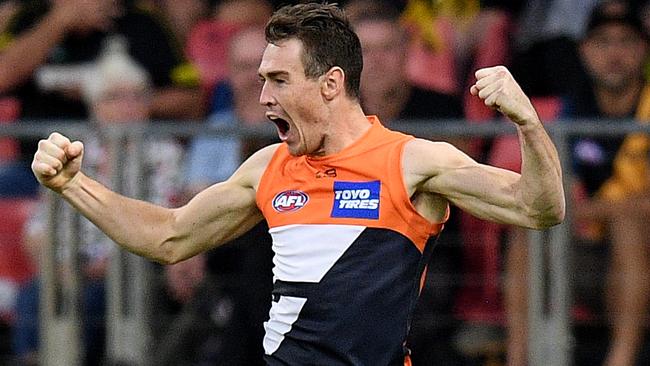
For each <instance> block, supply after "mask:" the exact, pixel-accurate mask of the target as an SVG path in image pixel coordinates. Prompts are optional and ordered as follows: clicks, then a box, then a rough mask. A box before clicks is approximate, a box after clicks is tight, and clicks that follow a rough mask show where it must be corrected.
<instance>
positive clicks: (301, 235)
mask: <svg viewBox="0 0 650 366" xmlns="http://www.w3.org/2000/svg"><path fill="white" fill-rule="evenodd" d="M363 230H365V227H364V226H354V225H287V226H282V227H276V228H272V229H270V230H269V233H271V236H272V237H273V252H274V253H275V255H274V257H273V264H274V267H273V275H274V279H275V280H282V281H288V282H314V283H318V282H320V280H321V279H322V278H323V276H325V274H326V273H327V272H328V271H329V270H330V268H332V266H334V264H335V263H336V261H337V260H338V259H339V258H341V256H342V255H343V253H345V251H346V250H347V249H348V248H349V247H350V246H351V245H352V243H354V241H355V240H356V239H357V238H358V237H359V235H361V233H362V232H363Z"/></svg>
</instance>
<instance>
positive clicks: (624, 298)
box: [0, 0, 650, 366]
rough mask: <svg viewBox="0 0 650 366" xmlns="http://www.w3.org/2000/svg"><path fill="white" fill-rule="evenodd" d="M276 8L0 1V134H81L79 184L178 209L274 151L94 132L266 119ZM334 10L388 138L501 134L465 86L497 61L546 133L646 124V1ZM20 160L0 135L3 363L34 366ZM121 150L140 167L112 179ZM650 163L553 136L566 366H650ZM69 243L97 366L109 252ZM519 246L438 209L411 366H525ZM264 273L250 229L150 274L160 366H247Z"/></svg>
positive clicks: (429, 1)
mask: <svg viewBox="0 0 650 366" xmlns="http://www.w3.org/2000/svg"><path fill="white" fill-rule="evenodd" d="M295 2H297V1H294V2H293V3H295ZM288 3H292V2H291V1H279V0H278V1H270V0H139V1H138V0H2V1H0V125H4V124H7V125H8V124H20V123H53V122H56V123H67V122H83V123H84V124H85V125H87V126H88V128H89V129H90V130H91V131H93V133H91V134H90V135H86V136H83V138H84V143H85V146H86V155H85V159H84V166H85V168H84V169H85V170H87V171H88V172H90V174H91V175H93V176H94V177H98V178H99V179H100V180H101V181H102V182H104V183H105V184H108V185H110V184H114V183H115V182H112V181H111V179H112V177H113V175H112V172H113V171H114V169H119V170H120V171H122V172H123V174H122V182H121V184H122V185H123V187H122V188H123V191H124V192H126V193H129V192H132V193H133V192H142V191H144V192H145V194H144V195H145V197H144V198H146V199H147V200H150V201H153V202H156V203H158V204H162V205H167V206H170V207H173V206H178V205H182V204H183V203H184V202H186V201H187V199H188V197H191V196H192V195H194V194H195V193H197V192H198V191H200V190H201V189H203V188H205V187H207V186H209V185H211V184H214V183H216V182H219V181H223V180H225V179H226V178H227V177H228V176H229V175H230V174H231V173H232V172H233V171H234V169H235V168H236V167H237V166H238V165H239V164H240V163H241V161H242V160H243V159H245V158H246V157H247V156H248V155H249V154H251V153H252V152H253V151H255V150H256V149H258V148H259V147H261V146H264V145H266V144H269V143H273V142H275V139H273V138H249V139H241V138H237V137H233V136H231V135H223V136H221V135H217V136H214V135H205V136H197V137H192V138H169V137H167V138H156V137H154V136H151V137H149V136H147V137H145V144H144V145H143V146H134V145H133V144H130V143H129V142H128V141H127V142H125V143H123V144H115V143H109V141H110V138H109V137H110V136H108V135H107V134H106V131H107V130H110V129H111V128H115V129H119V128H124V127H125V126H126V127H127V128H128V127H129V126H143V125H147V124H169V123H171V122H170V121H176V122H178V121H184V122H187V123H192V124H200V125H203V126H205V127H206V128H212V127H229V126H230V127H244V128H249V127H250V128H255V127H256V126H260V125H261V124H265V123H266V121H265V117H264V108H263V107H262V106H261V105H260V104H259V103H258V100H259V91H260V86H261V85H260V83H259V77H258V75H257V67H258V64H259V62H260V60H261V57H262V52H263V50H264V47H265V45H266V41H265V38H264V32H263V29H264V24H265V22H266V20H267V19H268V17H269V15H270V14H271V13H272V11H273V10H274V9H276V8H277V7H279V6H281V5H284V4H288ZM339 4H340V5H341V6H342V7H344V8H345V9H346V12H347V14H348V16H349V18H350V21H351V22H352V24H353V26H354V28H355V30H356V32H357V34H358V35H359V38H360V40H361V44H362V49H363V57H364V69H363V73H362V81H361V101H362V105H363V107H364V110H365V112H366V113H367V114H375V115H378V116H379V118H380V119H381V121H382V123H383V124H385V125H387V126H390V127H391V128H395V129H400V128H406V129H408V127H409V124H412V123H413V121H418V122H420V123H423V122H425V121H426V123H432V124H435V123H443V122H444V123H457V124H461V125H463V124H480V123H505V122H504V121H502V119H501V117H500V115H499V114H498V113H497V112H495V111H493V110H491V109H488V108H487V107H485V105H483V103H482V102H481V101H480V100H479V99H478V98H475V97H472V96H471V95H470V94H469V92H468V91H469V86H470V85H471V83H473V78H474V71H476V70H477V69H479V68H481V67H486V66H493V65H497V64H503V65H506V66H508V67H509V68H510V70H511V72H512V73H513V75H514V77H515V79H516V80H518V81H519V83H520V85H521V87H522V89H523V90H524V91H525V92H526V93H527V94H528V95H529V96H530V97H531V100H532V102H533V104H534V105H535V106H536V108H537V110H538V113H539V115H540V117H541V118H542V120H543V121H544V122H545V123H553V122H554V121H557V120H564V121H571V120H577V119H580V120H588V121H591V122H590V123H593V124H594V125H596V124H603V123H609V124H611V123H617V121H620V122H621V123H626V122H629V121H631V120H636V121H638V123H641V124H643V123H646V122H647V121H650V84H648V80H649V79H648V78H649V77H650V63H649V62H648V57H647V56H648V51H649V48H648V47H649V45H650V44H649V42H650V38H649V35H650V1H644V0H637V1H623V0H579V1H575V0H526V1H512V0H484V1H481V0H392V1H391V0H383V1H382V0H347V1H343V0H341V1H339ZM0 128H1V127H0ZM423 137H427V138H431V139H436V140H447V141H449V142H451V143H453V144H455V145H456V146H458V147H459V148H461V149H462V150H464V151H465V152H466V153H468V154H469V155H471V156H472V157H474V158H475V159H477V160H478V161H481V162H485V163H489V164H492V165H496V166H500V167H504V168H507V169H511V170H515V171H516V170H518V169H519V167H520V164H521V161H520V153H519V146H518V142H517V139H516V137H513V136H505V135H504V136H498V137H495V138H474V137H472V138H469V137H462V136H461V137H453V138H448V137H444V136H423ZM36 146H37V139H33V138H26V137H22V138H11V137H3V136H0V216H1V217H0V364H5V362H6V364H8V365H14V364H15V365H37V364H38V363H39V361H38V357H39V353H38V352H39V329H38V327H39V322H38V316H39V311H38V309H39V308H38V307H39V291H40V284H39V271H38V268H39V252H40V250H41V248H42V247H43V246H44V245H45V244H46V243H48V238H47V235H48V227H47V225H48V219H47V215H48V212H47V209H46V205H44V204H43V202H44V199H45V198H44V195H43V192H41V191H40V190H39V187H38V184H37V182H36V181H35V179H34V178H33V176H32V174H31V170H30V167H29V165H30V163H31V159H32V155H33V153H34V152H35V150H36ZM116 149H119V150H120V151H116ZM138 149H139V152H138V154H141V156H142V160H143V161H142V164H134V163H133V161H132V160H133V159H123V160H119V161H117V162H116V160H115V158H116V157H119V156H121V157H122V158H124V157H126V156H133V155H135V154H136V150H138ZM649 151H650V139H649V138H648V136H647V135H645V134H641V133H633V134H629V135H625V136H623V135H618V136H606V137H600V136H595V137H594V136H576V137H573V138H572V139H571V141H570V151H569V153H570V160H571V165H570V166H565V167H564V169H565V170H567V171H569V172H570V173H571V175H572V176H573V177H574V179H573V181H572V182H571V186H570V187H567V192H568V194H569V197H568V199H569V200H570V202H571V207H573V208H574V210H573V217H574V220H573V221H572V222H571V227H570V230H571V243H572V245H571V248H570V252H571V258H570V261H571V266H570V268H571V286H572V300H573V305H572V307H571V319H572V320H571V322H572V328H571V329H572V332H573V337H574V345H573V349H574V352H573V354H574V360H573V362H574V364H575V365H577V366H581V365H590V366H591V365H605V366H633V365H647V364H650V342H649V341H650V338H649V337H646V333H647V329H648V327H647V320H648V317H647V314H648V310H649V308H650V303H649V302H650V246H649V245H650V227H649V226H648V225H646V224H645V223H646V222H647V218H648V217H649V216H650V170H649V168H650V165H649V164H650V161H649V160H648V159H649V154H648V153H649ZM142 171H146V172H147V175H148V178H147V180H146V184H147V187H146V188H145V189H144V190H143V189H141V188H142V187H138V185H141V184H142V181H140V180H138V177H139V176H140V174H139V173H141V172H142ZM81 232H82V233H83V235H82V238H83V239H82V246H81V248H80V252H81V253H79V255H80V258H81V263H82V276H83V280H84V281H83V283H84V285H83V291H82V292H83V303H84V306H83V309H84V320H85V322H86V324H85V325H84V327H83V339H84V351H85V364H87V365H102V364H104V363H105V357H104V355H105V346H104V345H105V338H106V329H105V306H106V290H105V276H106V271H107V267H108V264H109V262H110V257H111V255H112V253H113V252H114V251H115V250H116V249H115V246H114V245H113V244H112V243H111V242H110V240H109V239H107V238H106V237H104V236H103V235H102V234H101V233H100V232H98V230H97V229H95V228H94V226H92V224H91V223H89V222H84V223H83V225H82V230H81ZM527 240H528V236H527V233H526V232H525V231H523V230H520V229H516V228H512V227H505V226H502V225H497V224H494V223H487V222H484V221H481V220H478V219H476V218H474V217H471V216H469V215H466V214H464V213H463V212H461V211H460V210H457V209H455V208H452V214H451V220H450V221H449V222H448V223H447V224H446V227H445V231H444V233H443V235H442V237H441V240H440V241H439V243H438V244H437V245H438V247H437V248H436V252H435V253H434V256H433V259H432V261H431V263H430V264H429V266H428V269H427V281H426V282H425V284H424V287H423V290H422V295H421V300H420V303H419V305H418V308H417V312H416V314H415V316H414V321H413V325H412V328H411V335H410V337H409V347H410V348H411V350H412V359H413V364H414V365H416V366H426V365H451V366H454V365H458V366H461V365H507V366H523V365H526V364H527V359H526V357H527V352H528V350H527V341H526V340H527V337H528V322H527V314H528V299H527V296H526V293H527V283H528V277H529V276H528V261H529V258H528V246H527ZM60 255H61V257H65V256H66V255H70V253H65V250H63V253H61V254H60ZM271 259H272V252H271V243H270V237H269V235H268V233H267V228H266V227H265V225H264V224H260V225H259V226H257V227H255V228H254V229H253V230H252V231H250V232H249V233H247V234H246V235H244V236H243V237H241V238H239V239H237V240H235V242H233V243H230V244H228V245H225V246H223V247H220V248H217V249H216V250H213V251H211V252H208V253H205V254H202V255H200V256H197V257H195V258H192V259H190V260H188V261H185V262H182V263H179V264H176V265H173V266H166V267H162V266H156V268H155V273H156V277H155V279H156V281H155V284H153V285H152V286H153V287H154V289H155V291H154V299H152V301H154V304H155V306H156V309H157V312H156V317H155V318H154V319H153V321H152V324H151V332H152V334H153V336H154V340H155V342H156V346H155V349H157V350H159V352H156V354H155V357H154V358H155V360H154V361H155V362H156V364H161V365H207V364H211V365H225V364H227V365H235V366H236V365H242V366H251V365H252V366H254V365H262V364H263V362H262V352H263V350H262V337H263V328H262V323H263V322H264V321H265V320H266V319H267V317H268V309H269V306H270V301H269V300H270V298H271V286H272V275H271V267H272V261H271ZM63 272H64V273H65V271H63ZM64 275H65V274H63V276H64Z"/></svg>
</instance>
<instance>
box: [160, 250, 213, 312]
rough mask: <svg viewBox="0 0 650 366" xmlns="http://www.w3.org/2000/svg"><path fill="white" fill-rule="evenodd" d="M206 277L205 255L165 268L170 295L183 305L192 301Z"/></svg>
mask: <svg viewBox="0 0 650 366" xmlns="http://www.w3.org/2000/svg"><path fill="white" fill-rule="evenodd" d="M205 275H206V263H205V256H204V255H196V256H194V257H192V258H190V259H187V260H185V261H182V262H180V263H176V264H174V265H171V266H165V278H166V280H167V288H168V289H169V292H170V295H171V296H172V297H173V298H174V299H175V300H176V301H178V302H180V303H183V304H184V303H187V302H188V301H190V300H191V299H192V297H193V296H194V293H195V291H196V289H197V287H199V286H200V284H201V281H203V278H204V277H205Z"/></svg>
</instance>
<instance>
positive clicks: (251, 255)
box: [186, 26, 275, 366]
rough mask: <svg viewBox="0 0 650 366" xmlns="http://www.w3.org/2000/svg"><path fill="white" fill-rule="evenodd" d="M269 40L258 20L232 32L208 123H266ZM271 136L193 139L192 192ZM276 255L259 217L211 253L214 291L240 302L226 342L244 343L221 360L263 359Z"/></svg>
mask: <svg viewBox="0 0 650 366" xmlns="http://www.w3.org/2000/svg"><path fill="white" fill-rule="evenodd" d="M266 44H267V42H266V39H265V37H264V32H263V30H262V28H260V27H257V26H252V27H244V28H241V29H240V30H238V31H237V33H236V34H234V35H233V36H232V39H231V42H230V45H229V47H228V51H229V52H228V53H227V60H228V78H227V80H224V81H222V82H220V83H218V84H217V85H216V87H215V89H216V90H215V92H214V93H213V103H212V105H211V112H210V115H209V116H208V124H210V125H212V126H229V125H230V126H236V125H239V126H244V127H256V126H260V123H262V124H267V123H268V122H267V120H266V118H265V109H264V107H263V106H261V105H260V104H259V92H260V83H259V76H258V74H257V69H258V67H259V64H260V61H261V59H262V53H263V52H264V49H265V47H266ZM273 141H275V138H272V139H250V138H247V139H240V138H236V137H225V136H218V135H217V136H213V137H210V136H199V137H197V138H195V139H194V140H192V141H190V148H189V151H188V162H187V164H186V165H187V169H188V171H187V174H186V188H187V191H188V192H190V194H193V193H196V192H197V191H199V190H201V189H202V188H205V187H206V186H208V185H211V184H214V183H217V182H220V181H223V180H225V179H227V178H228V177H229V176H230V175H231V174H232V173H233V171H234V170H235V168H236V167H237V166H238V165H239V164H240V162H241V161H243V159H245V158H246V157H248V156H249V154H250V153H252V152H253V151H255V150H256V149H257V148H259V147H260V146H261V145H267V144H269V143H271V142H273ZM272 256H273V252H272V250H271V237H270V235H269V233H268V227H267V226H266V223H260V224H259V225H257V226H255V227H254V228H253V229H251V230H250V231H249V232H248V233H246V234H245V235H244V236H242V237H240V238H238V239H236V240H235V241H234V242H231V243H229V244H227V245H224V246H221V247H219V248H217V249H215V250H213V251H211V252H209V253H208V256H207V267H208V271H209V272H210V273H211V274H212V275H213V276H214V277H215V279H214V282H213V283H214V284H215V286H217V290H216V291H218V292H219V293H221V294H222V295H223V296H224V297H225V298H227V299H230V300H231V301H233V302H234V303H236V304H238V305H237V309H238V311H236V313H235V314H234V315H233V316H234V317H235V320H233V322H234V323H228V324H224V326H223V327H225V329H228V330H227V334H228V335H227V336H226V338H225V339H223V340H222V342H226V344H230V343H231V342H235V344H233V345H232V346H231V347H232V348H235V349H240V348H241V347H244V348H245V350H244V351H241V352H238V351H233V352H230V357H232V358H230V359H227V362H226V361H223V360H222V361H223V362H222V363H218V364H228V365H241V366H254V365H260V366H261V365H264V361H263V355H264V350H263V348H262V344H263V343H262V339H263V337H264V329H263V327H262V323H263V322H264V321H266V320H268V311H269V304H268V301H267V299H268V297H269V296H270V295H271V287H272V272H271V268H272ZM212 298H214V296H212ZM235 323H236V324H235ZM224 331H226V330H224ZM238 353H241V354H238ZM222 357H225V356H222ZM237 357H239V358H237ZM242 357H243V358H242Z"/></svg>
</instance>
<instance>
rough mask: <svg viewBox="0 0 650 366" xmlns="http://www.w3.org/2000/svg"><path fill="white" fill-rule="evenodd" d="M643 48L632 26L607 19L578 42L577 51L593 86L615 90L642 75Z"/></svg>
mask: <svg viewBox="0 0 650 366" xmlns="http://www.w3.org/2000/svg"><path fill="white" fill-rule="evenodd" d="M647 48H648V45H647V43H646V41H645V40H644V39H643V38H642V37H641V35H640V34H639V33H638V32H637V31H635V30H634V29H633V28H631V27H629V26H627V25H623V24H617V23H610V24H604V25H601V26H599V27H598V28H596V29H594V30H593V31H592V32H591V34H590V35H589V37H587V39H585V40H584V41H583V43H582V44H581V46H580V55H581V57H582V60H583V62H584V64H585V66H586V68H587V72H588V73H589V75H590V76H591V78H592V79H593V80H594V82H595V83H596V86H597V87H601V88H605V89H608V90H611V91H619V90H624V89H625V88H626V87H628V86H629V85H630V83H631V82H632V81H634V80H638V79H640V78H642V77H643V67H644V64H645V60H646V53H647Z"/></svg>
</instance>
